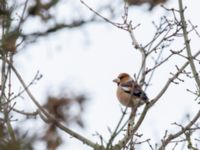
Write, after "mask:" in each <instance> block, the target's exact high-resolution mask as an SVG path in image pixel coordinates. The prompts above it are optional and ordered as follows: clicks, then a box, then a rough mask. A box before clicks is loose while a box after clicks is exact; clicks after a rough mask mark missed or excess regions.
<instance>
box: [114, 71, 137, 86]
mask: <svg viewBox="0 0 200 150" xmlns="http://www.w3.org/2000/svg"><path fill="white" fill-rule="evenodd" d="M128 81H133V79H132V78H131V76H130V75H129V74H127V73H120V74H119V75H118V77H117V78H116V79H114V80H113V82H115V83H117V85H119V84H120V83H126V82H128Z"/></svg>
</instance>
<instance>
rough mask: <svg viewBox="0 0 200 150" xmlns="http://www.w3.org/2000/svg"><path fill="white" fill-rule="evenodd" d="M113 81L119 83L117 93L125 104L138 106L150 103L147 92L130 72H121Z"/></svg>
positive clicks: (133, 106) (120, 100)
mask: <svg viewBox="0 0 200 150" xmlns="http://www.w3.org/2000/svg"><path fill="white" fill-rule="evenodd" d="M113 82H115V83H116V84H117V91H116V95H117V98H118V100H119V102H120V103H121V104H122V105H123V106H126V107H132V108H137V107H139V106H141V105H143V104H145V103H146V104H148V103H149V98H148V97H147V95H146V93H145V92H144V91H143V90H142V88H141V86H140V85H139V84H137V82H136V81H134V80H133V78H132V77H131V76H130V75H129V74H128V73H120V74H119V75H118V77H117V78H116V79H114V80H113Z"/></svg>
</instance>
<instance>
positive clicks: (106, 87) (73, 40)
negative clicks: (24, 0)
mask: <svg viewBox="0 0 200 150" xmlns="http://www.w3.org/2000/svg"><path fill="white" fill-rule="evenodd" d="M86 2H87V1H86ZM78 3H79V2H78ZM184 3H185V4H186V5H187V6H188V9H187V11H186V17H187V19H190V20H191V21H192V22H193V24H197V25H200V19H199V15H198V14H199V1H195V0H193V1H189V2H188V1H186V0H185V1H184ZM89 4H91V5H92V4H94V6H95V3H94V1H93V3H92V2H90V3H89ZM79 6H80V7H81V8H82V9H85V13H86V14H87V13H88V14H90V13H92V12H90V11H89V10H87V9H86V8H85V6H83V5H81V4H80V5H79ZM92 6H93V5H92ZM167 6H169V7H175V8H177V1H172V0H171V1H170V2H169V3H167ZM60 7H61V8H60V9H63V6H60ZM146 8H147V7H146V6H144V7H140V8H136V7H133V8H130V13H129V16H130V19H132V20H133V23H134V24H135V25H137V24H138V23H141V26H140V27H139V28H138V29H137V30H136V31H135V36H136V38H137V40H138V41H139V42H141V43H142V42H146V41H148V40H149V39H150V38H151V35H152V34H153V31H154V29H153V26H152V24H151V22H152V21H153V20H154V21H155V22H156V21H159V18H160V17H161V16H162V15H167V16H168V15H169V14H168V12H165V11H164V10H163V9H162V8H160V7H156V8H155V9H154V10H153V12H151V13H148V12H147V11H146ZM119 20H120V19H119ZM36 23H37V22H36ZM198 31H199V28H198ZM63 32H64V33H63ZM191 36H193V37H194V38H193V37H190V38H192V39H194V40H193V42H192V44H193V46H192V48H194V51H195V50H197V49H195V48H196V47H198V46H197V44H198V43H199V40H200V39H199V38H197V37H196V35H195V34H192V35H191ZM181 42H182V43H183V41H181V40H180V45H181V44H182V43H181ZM174 46H176V45H174ZM15 57H16V60H15V65H16V66H17V68H18V69H19V70H21V71H23V72H25V73H23V77H24V79H25V81H27V82H28V81H30V80H31V79H32V77H33V76H34V75H35V73H36V72H37V70H39V71H40V73H42V74H43V78H42V80H40V81H39V83H37V84H36V85H34V86H33V87H31V90H32V92H33V94H34V95H35V97H36V98H37V99H39V100H40V103H43V100H44V98H45V94H46V92H49V91H51V92H52V91H53V92H55V93H56V92H57V91H59V86H62V87H70V88H72V89H74V90H75V91H80V92H87V93H88V94H89V95H90V101H89V102H88V105H87V106H86V108H87V111H86V112H85V114H84V119H85V122H86V130H81V129H79V128H77V126H73V127H71V128H72V129H74V130H76V131H78V132H80V133H83V134H84V135H85V136H87V137H88V138H91V139H95V140H96V141H98V138H97V137H94V136H92V135H93V134H95V133H96V132H98V133H100V134H102V135H103V137H105V139H108V138H109V135H110V133H109V132H108V127H109V128H111V129H114V127H115V125H116V123H117V122H118V121H119V118H120V116H121V105H120V104H119V102H118V101H117V98H116V95H115V90H116V85H115V84H114V83H113V82H112V80H113V79H114V78H115V77H116V76H117V75H118V74H119V73H121V72H127V73H130V74H131V75H133V74H134V73H137V72H138V69H139V65H140V54H139V52H137V51H136V50H135V49H134V48H133V46H132V44H131V39H130V37H129V34H128V33H126V32H125V31H122V30H120V29H117V28H115V27H114V26H112V25H110V24H108V23H100V24H98V23H94V24H92V23H91V24H90V25H86V26H84V27H82V28H81V29H72V30H71V29H70V30H63V31H60V32H58V33H56V34H53V35H51V36H49V37H47V38H45V39H40V40H39V42H38V43H37V44H32V46H30V47H28V49H27V50H24V51H23V52H21V53H20V52H19V53H18V54H17V55H16V56H15ZM163 57H164V56H163ZM174 62H176V60H172V64H174ZM178 63H180V64H181V63H182V62H181V61H180V62H178ZM30 66H31V68H30ZM170 69H173V70H174V71H175V68H174V66H171V67H167V68H163V69H160V70H159V71H160V72H159V73H158V74H156V73H155V74H156V75H155V76H154V78H153V80H152V85H151V86H150V87H149V88H148V89H147V91H146V92H147V95H148V96H149V98H150V99H151V98H153V97H154V96H155V95H156V94H157V92H158V90H159V89H160V88H161V87H163V85H164V84H165V83H166V81H167V79H168V78H169V77H170V75H169V71H170ZM186 82H187V81H186ZM190 85H191V86H192V85H194V84H193V82H189V81H188V83H187V86H190ZM49 86H51V88H50V89H49ZM47 88H48V89H47ZM192 88H193V89H194V87H192ZM178 89H179V90H180V91H178V90H177V86H176V85H172V86H171V88H170V89H169V91H167V92H166V94H165V95H164V96H163V97H162V98H161V100H160V101H159V102H158V103H157V104H156V105H155V106H154V107H153V108H152V109H151V110H150V111H149V113H148V115H147V116H146V119H145V121H144V122H143V125H142V126H141V129H140V130H139V132H141V133H144V136H143V138H142V139H144V140H145V139H147V138H152V144H154V142H155V141H157V142H158V140H160V139H161V138H162V137H163V135H164V132H165V130H166V129H168V130H169V131H173V130H174V126H172V125H171V123H173V122H175V121H177V122H184V120H183V118H184V115H185V114H186V113H188V112H190V113H191V115H192V113H195V112H196V111H197V110H198V109H199V106H196V102H195V101H192V98H191V97H192V95H191V94H190V93H187V92H186V94H182V91H184V90H185V89H186V86H179V87H178ZM24 105H26V104H24ZM31 107H32V108H34V105H32V106H31ZM63 137H65V138H66V139H67V141H68V142H67V143H66V144H64V145H62V146H60V147H59V148H58V150H64V149H66V147H67V149H70V150H75V149H84V150H87V149H88V150H89V149H90V148H89V147H87V146H83V144H82V143H81V142H79V141H77V140H76V139H71V138H70V136H69V135H67V134H63ZM39 147H40V148H39ZM40 149H41V150H42V149H43V148H42V146H41V145H40V146H38V150H40Z"/></svg>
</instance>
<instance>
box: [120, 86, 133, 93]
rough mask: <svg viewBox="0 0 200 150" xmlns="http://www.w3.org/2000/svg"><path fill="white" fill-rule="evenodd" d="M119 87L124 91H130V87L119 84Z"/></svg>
mask: <svg viewBox="0 0 200 150" xmlns="http://www.w3.org/2000/svg"><path fill="white" fill-rule="evenodd" d="M121 88H122V89H123V90H124V91H126V92H130V91H131V90H130V87H125V86H121Z"/></svg>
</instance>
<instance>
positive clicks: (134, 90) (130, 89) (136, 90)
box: [121, 81, 148, 101]
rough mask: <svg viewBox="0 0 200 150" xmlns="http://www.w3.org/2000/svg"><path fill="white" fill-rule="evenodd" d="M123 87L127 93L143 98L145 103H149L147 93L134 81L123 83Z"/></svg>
mask: <svg viewBox="0 0 200 150" xmlns="http://www.w3.org/2000/svg"><path fill="white" fill-rule="evenodd" d="M121 87H122V89H123V90H124V91H125V92H126V93H128V94H132V95H133V96H136V97H138V98H141V99H142V100H144V101H148V97H147V95H146V93H145V92H144V91H143V90H142V88H141V87H140V86H139V85H138V84H137V83H135V82H134V81H129V82H126V83H122V84H121Z"/></svg>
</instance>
